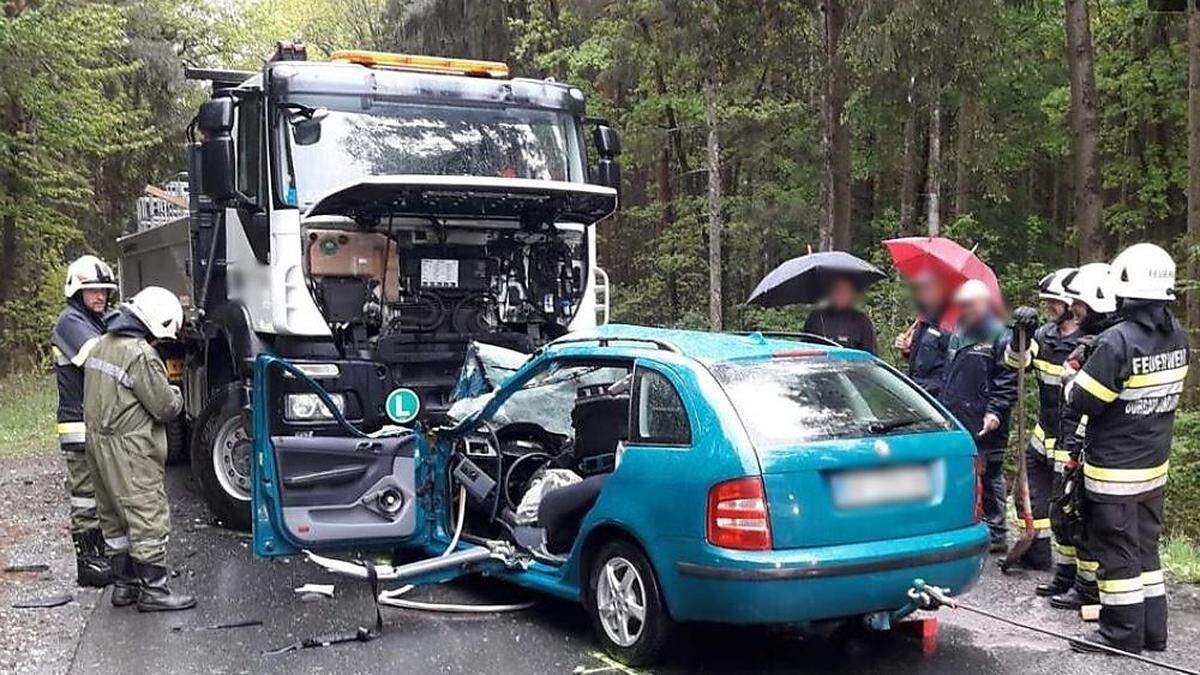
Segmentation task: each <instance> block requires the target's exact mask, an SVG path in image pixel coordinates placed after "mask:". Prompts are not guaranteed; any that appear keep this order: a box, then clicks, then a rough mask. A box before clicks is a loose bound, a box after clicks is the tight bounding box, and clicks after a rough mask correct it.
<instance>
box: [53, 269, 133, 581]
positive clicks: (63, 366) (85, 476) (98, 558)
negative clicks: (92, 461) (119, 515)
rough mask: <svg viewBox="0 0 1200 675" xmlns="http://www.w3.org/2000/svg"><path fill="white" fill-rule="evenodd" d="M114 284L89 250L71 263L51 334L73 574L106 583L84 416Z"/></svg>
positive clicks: (106, 568)
mask: <svg viewBox="0 0 1200 675" xmlns="http://www.w3.org/2000/svg"><path fill="white" fill-rule="evenodd" d="M115 290H117V283H116V278H115V277H114V276H113V272H112V268H110V267H109V266H108V265H107V264H106V263H105V262H104V261H103V260H101V259H99V258H97V257H96V256H94V255H85V256H83V257H81V258H79V259H78V260H76V261H75V262H73V263H71V265H70V266H69V267H68V268H67V282H66V284H64V286H63V295H64V296H65V297H66V299H67V306H66V307H64V308H63V310H62V312H61V313H59V315H58V320H57V321H56V322H55V323H54V331H53V332H52V333H51V334H50V346H51V351H52V352H53V353H54V373H55V376H56V379H57V381H58V413H57V416H56V417H57V422H58V424H57V431H58V445H59V448H60V449H61V450H62V452H63V458H64V459H65V460H66V465H67V493H68V496H69V498H70V513H71V539H72V540H73V541H74V543H75V575H76V576H75V579H76V582H77V583H78V584H79V585H80V586H96V587H103V586H107V585H108V584H109V582H110V580H111V577H112V570H111V568H110V566H109V563H108V559H107V558H106V557H105V555H104V535H103V534H102V533H101V531H100V519H99V517H98V516H97V515H96V483H95V476H94V475H92V472H91V470H90V469H89V468H88V463H87V457H86V456H85V454H84V448H85V443H86V440H87V428H86V426H85V425H84V422H83V364H84V362H85V361H87V358H88V354H89V353H90V352H91V350H92V347H94V346H95V345H96V342H97V341H99V339H100V336H101V335H102V334H103V333H104V315H105V313H106V312H108V304H109V296H110V295H111V294H112V292H113V291H115Z"/></svg>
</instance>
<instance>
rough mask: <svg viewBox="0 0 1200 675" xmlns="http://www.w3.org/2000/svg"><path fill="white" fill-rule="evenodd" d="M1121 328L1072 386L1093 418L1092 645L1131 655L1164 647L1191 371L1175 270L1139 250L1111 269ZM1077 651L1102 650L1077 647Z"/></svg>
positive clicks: (1088, 457) (1089, 482) (1159, 252)
mask: <svg viewBox="0 0 1200 675" xmlns="http://www.w3.org/2000/svg"><path fill="white" fill-rule="evenodd" d="M1111 279H1112V286H1113V292H1114V294H1115V295H1116V297H1117V302H1118V306H1117V316H1118V317H1120V319H1121V320H1120V321H1119V322H1118V323H1116V324H1114V325H1113V326H1111V327H1110V328H1108V329H1106V330H1105V331H1104V332H1102V333H1100V335H1099V336H1098V337H1097V338H1096V344H1095V347H1094V349H1093V350H1092V353H1091V355H1090V356H1088V359H1087V361H1086V362H1084V364H1083V368H1082V369H1081V370H1080V371H1079V374H1078V375H1076V376H1075V379H1074V380H1072V381H1071V383H1070V384H1068V385H1067V388H1066V400H1067V405H1068V406H1069V407H1070V408H1073V409H1075V410H1078V411H1079V412H1080V413H1081V414H1084V415H1087V417H1088V421H1087V427H1086V432H1085V434H1084V443H1083V448H1082V451H1081V452H1080V453H1079V456H1072V458H1071V461H1072V463H1077V464H1079V465H1081V466H1082V478H1083V481H1082V483H1083V516H1084V518H1083V520H1084V526H1085V528H1086V536H1085V539H1086V540H1087V547H1088V551H1089V553H1091V554H1093V555H1095V556H1096V560H1097V562H1098V563H1099V567H1098V568H1097V571H1096V584H1097V587H1098V588H1099V591H1100V593H1099V594H1100V628H1099V630H1098V631H1096V632H1095V633H1094V634H1093V635H1090V636H1088V637H1089V639H1090V640H1091V641H1093V642H1100V643H1102V644H1105V645H1109V646H1112V647H1117V648H1119V649H1123V650H1126V651H1130V652H1135V653H1136V652H1140V651H1142V650H1143V649H1149V650H1152V651H1162V650H1165V649H1166V648H1167V597H1166V593H1167V590H1166V585H1165V584H1164V581H1163V570H1162V563H1161V560H1160V559H1159V551H1158V550H1159V537H1160V535H1161V534H1162V521H1163V493H1164V490H1165V487H1166V484H1167V469H1168V466H1169V457H1170V453H1171V440H1172V432H1173V426H1174V422H1175V411H1176V409H1177V408H1178V407H1179V399H1180V396H1181V395H1182V394H1183V389H1184V382H1185V381H1186V379H1187V371H1188V360H1189V353H1188V337H1187V333H1186V332H1185V331H1184V330H1183V328H1182V327H1181V326H1180V325H1179V322H1178V321H1176V320H1175V317H1174V316H1173V315H1172V314H1171V310H1170V309H1169V307H1168V305H1169V303H1170V302H1171V300H1172V299H1174V297H1175V288H1174V287H1175V262H1174V261H1173V260H1172V259H1171V256H1170V255H1169V254H1168V253H1167V252H1166V251H1164V250H1163V249H1161V248H1159V247H1158V246H1155V245H1154V244H1136V245H1134V246H1131V247H1129V248H1128V249H1126V250H1125V251H1123V252H1122V253H1121V254H1120V255H1118V256H1117V257H1116V258H1115V259H1114V260H1113V262H1112V270H1111ZM1071 647H1072V648H1073V649H1075V650H1076V651H1098V650H1097V649H1096V648H1095V647H1091V646H1089V645H1087V644H1084V643H1083V642H1072V644H1071Z"/></svg>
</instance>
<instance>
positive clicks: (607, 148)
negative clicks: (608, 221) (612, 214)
mask: <svg viewBox="0 0 1200 675" xmlns="http://www.w3.org/2000/svg"><path fill="white" fill-rule="evenodd" d="M592 144H593V145H595V146H596V154H598V155H600V159H599V161H598V162H597V163H596V182H597V183H598V184H600V185H607V186H608V187H610V188H613V189H615V190H620V189H621V165H620V163H618V162H617V155H619V154H621V136H620V135H619V134H618V133H617V130H616V129H614V128H612V127H610V126H609V125H607V124H605V123H603V122H600V123H598V124H597V125H596V127H595V128H594V129H593V130H592Z"/></svg>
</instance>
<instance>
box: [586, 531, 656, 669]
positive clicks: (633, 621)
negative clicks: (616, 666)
mask: <svg viewBox="0 0 1200 675" xmlns="http://www.w3.org/2000/svg"><path fill="white" fill-rule="evenodd" d="M631 575H632V576H631ZM614 579H615V580H616V582H617V583H618V585H619V587H623V588H624V591H622V592H620V593H617V594H614V593H613V592H612V590H611V589H612V587H613V581H614ZM618 598H619V599H618ZM639 600H640V605H639V602H638V601H639ZM584 604H585V606H586V607H587V610H588V614H589V615H590V616H591V619H592V627H593V629H594V630H595V632H596V636H597V637H598V638H599V640H600V642H601V644H602V645H603V646H604V650H605V651H606V652H608V653H609V654H610V655H611V656H612V657H613V658H615V659H617V660H618V661H620V662H622V663H625V664H627V665H630V666H644V665H648V664H651V663H654V662H655V661H657V660H658V659H659V658H660V657H661V656H662V653H663V651H664V650H665V649H666V647H667V645H668V644H669V643H670V641H671V636H672V634H673V633H674V631H675V622H674V621H673V620H672V619H671V616H670V614H669V613H668V612H667V606H666V603H665V602H663V598H662V592H661V590H660V586H659V583H658V577H656V576H655V574H654V568H653V567H651V566H650V561H649V560H648V559H647V558H646V555H645V554H644V553H642V550H641V549H640V548H638V546H637V545H635V544H633V543H632V542H629V541H626V540H623V539H616V540H613V541H610V542H608V543H606V544H604V545H603V546H602V547H601V548H600V551H599V552H598V553H597V554H596V556H595V557H594V558H592V561H591V565H590V567H589V574H588V583H587V596H586V598H585V603H584ZM639 606H640V614H641V619H640V620H639V619H638V618H637V615H638V614H639V611H638V607H639ZM622 625H624V626H625V628H624V630H622V629H621V628H620V626H622Z"/></svg>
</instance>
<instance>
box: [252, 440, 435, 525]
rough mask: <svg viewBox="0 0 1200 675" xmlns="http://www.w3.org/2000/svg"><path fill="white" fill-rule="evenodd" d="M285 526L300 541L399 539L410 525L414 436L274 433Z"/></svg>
mask: <svg viewBox="0 0 1200 675" xmlns="http://www.w3.org/2000/svg"><path fill="white" fill-rule="evenodd" d="M272 442H273V444H274V447H275V461H276V466H277V467H278V471H279V483H280V485H279V491H280V503H281V505H282V507H283V520H284V525H285V526H286V527H287V529H288V531H289V533H290V534H291V536H292V537H294V538H295V539H297V540H298V541H301V542H306V543H320V542H330V541H354V540H362V539H367V538H373V537H404V536H408V535H410V534H412V533H413V532H414V531H415V529H416V513H415V505H416V501H415V499H414V497H415V487H414V486H415V482H416V479H415V471H416V460H415V455H416V440H415V437H413V436H412V435H411V434H406V435H402V436H394V437H383V438H354V437H338V436H332V437H331V436H309V437H294V436H286V437H284V436H281V437H274V438H272Z"/></svg>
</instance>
